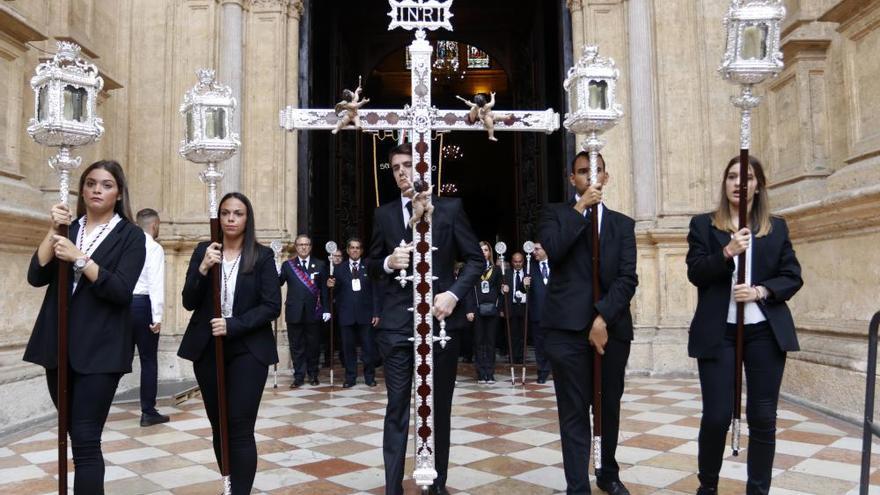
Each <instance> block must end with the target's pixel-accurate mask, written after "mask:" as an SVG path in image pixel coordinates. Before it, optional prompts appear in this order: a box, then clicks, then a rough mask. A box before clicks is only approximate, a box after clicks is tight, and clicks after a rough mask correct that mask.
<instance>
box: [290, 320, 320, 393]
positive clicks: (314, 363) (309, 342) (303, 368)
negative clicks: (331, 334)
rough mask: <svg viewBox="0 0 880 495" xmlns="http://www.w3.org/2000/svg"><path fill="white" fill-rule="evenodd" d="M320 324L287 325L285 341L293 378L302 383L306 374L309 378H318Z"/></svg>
mask: <svg viewBox="0 0 880 495" xmlns="http://www.w3.org/2000/svg"><path fill="white" fill-rule="evenodd" d="M321 324H322V322H317V321H316V322H312V323H288V324H287V341H288V342H289V343H290V357H291V358H292V359H293V378H294V380H299V381H302V380H303V379H304V378H305V375H306V373H307V372H308V374H309V378H317V377H318V355H319V353H320V352H321V348H320V345H321V340H320V333H321Z"/></svg>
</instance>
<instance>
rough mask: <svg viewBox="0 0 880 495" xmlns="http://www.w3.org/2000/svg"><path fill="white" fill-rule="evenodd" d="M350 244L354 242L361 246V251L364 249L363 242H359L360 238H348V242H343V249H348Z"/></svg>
mask: <svg viewBox="0 0 880 495" xmlns="http://www.w3.org/2000/svg"><path fill="white" fill-rule="evenodd" d="M352 242H356V243H358V244H360V245H361V249H363V248H364V242H363V241H361V238H360V237H349V238H348V240H347V241H345V249H348V247H349V246H351V243H352Z"/></svg>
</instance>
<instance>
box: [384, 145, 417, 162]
mask: <svg viewBox="0 0 880 495" xmlns="http://www.w3.org/2000/svg"><path fill="white" fill-rule="evenodd" d="M412 154H413V153H412V143H403V144H401V145H398V146H395V147H394V148H392V149H391V151H389V152H388V163H391V160H392V159H393V158H394V157H395V156H397V155H409V156H410V157H411V156H412Z"/></svg>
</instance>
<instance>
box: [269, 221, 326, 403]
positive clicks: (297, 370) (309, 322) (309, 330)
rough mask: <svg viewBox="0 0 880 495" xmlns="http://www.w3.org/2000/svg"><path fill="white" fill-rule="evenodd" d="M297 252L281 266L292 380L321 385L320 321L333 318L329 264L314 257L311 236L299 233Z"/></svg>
mask: <svg viewBox="0 0 880 495" xmlns="http://www.w3.org/2000/svg"><path fill="white" fill-rule="evenodd" d="M294 247H295V248H296V256H294V257H292V258H290V259H289V260H287V262H285V263H284V264H283V265H282V266H281V273H280V274H279V278H280V280H281V285H284V284H285V283H286V284H287V302H286V303H285V305H284V317H285V319H286V320H287V339H288V342H289V343H290V356H291V358H292V359H293V383H292V384H291V385H290V388H297V387H300V386H302V384H303V383H305V377H306V374H308V376H309V383H311V384H312V385H318V384H319V383H320V382H319V381H318V355H319V353H320V343H321V338H320V332H321V322H322V321H327V320H329V319H330V312H329V311H330V308H329V306H327V301H328V299H327V266H326V264H325V263H324V262H322V261H321V260H318V259H312V258H311V253H312V240H311V239H310V238H309V236H307V235H304V234H300V235H299V236H297V238H296V241H294Z"/></svg>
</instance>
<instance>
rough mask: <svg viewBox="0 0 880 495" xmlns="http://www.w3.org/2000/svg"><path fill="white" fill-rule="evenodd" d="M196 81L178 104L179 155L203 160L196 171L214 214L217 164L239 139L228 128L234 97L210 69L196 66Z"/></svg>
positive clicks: (218, 175) (228, 155)
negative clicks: (180, 122) (181, 125)
mask: <svg viewBox="0 0 880 495" xmlns="http://www.w3.org/2000/svg"><path fill="white" fill-rule="evenodd" d="M197 74H198V77H199V82H198V84H196V85H195V86H194V87H193V88H192V89H190V90H189V91H187V93H186V95H185V96H184V98H183V104H182V105H181V106H180V113H181V115H183V117H184V138H183V141H181V143H180V155H181V156H183V157H184V158H186V159H187V160H189V161H191V162H193V163H204V164H206V165H207V167H206V169H205V170H203V171H202V172H201V174H199V177H200V178H201V179H202V182H204V183H205V184H207V186H208V200H209V204H210V211H209V213H210V215H211V218H216V215H217V185H218V184H219V182H220V180H222V179H223V172H221V171H220V170H218V168H217V164H218V163H219V162H222V161H223V160H227V159H229V158H231V157H232V156H233V155H235V154H236V153H238V148H239V147H240V146H241V141H240V140H239V138H238V133H237V132H235V131H234V130H233V129H232V126H231V124H232V122H233V120H232V114H233V113H234V112H235V107H236V104H237V103H236V101H235V98H234V97H233V96H232V89H231V88H230V87H229V86H224V85H223V84H220V83H219V82H217V81H216V80H214V70H213V69H199V70H198V71H197Z"/></svg>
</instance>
